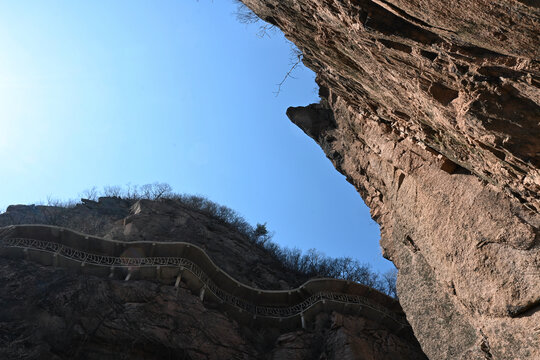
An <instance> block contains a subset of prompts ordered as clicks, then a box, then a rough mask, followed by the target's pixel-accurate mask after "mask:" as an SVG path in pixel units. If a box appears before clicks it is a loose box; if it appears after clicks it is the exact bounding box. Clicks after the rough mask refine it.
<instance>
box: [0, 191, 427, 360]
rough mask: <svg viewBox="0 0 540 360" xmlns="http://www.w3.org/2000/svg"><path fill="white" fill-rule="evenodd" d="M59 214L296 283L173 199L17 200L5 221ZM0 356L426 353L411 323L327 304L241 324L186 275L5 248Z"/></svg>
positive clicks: (263, 283) (268, 279)
mask: <svg viewBox="0 0 540 360" xmlns="http://www.w3.org/2000/svg"><path fill="white" fill-rule="evenodd" d="M22 223H27V224H28V223H49V224H51V223H54V225H59V226H69V227H71V228H73V229H78V230H80V231H84V232H86V233H92V234H95V235H100V236H105V237H110V238H113V239H119V240H124V241H140V240H146V241H151V240H153V239H159V240H161V241H179V240H181V241H186V242H192V243H194V244H197V245H198V246H200V247H201V248H203V249H205V251H206V252H207V253H208V254H209V255H210V256H211V258H212V259H213V260H214V261H215V262H216V263H217V264H219V266H221V267H222V268H223V269H226V271H227V272H228V273H229V274H232V275H233V276H234V277H235V278H237V279H238V280H240V281H242V282H244V283H246V284H250V285H252V286H256V287H259V288H262V289H290V288H292V287H295V286H296V285H297V284H300V283H303V282H304V281H305V280H307V279H305V276H304V275H301V274H296V273H290V272H287V271H286V270H284V269H283V267H281V266H280V265H279V264H278V263H277V262H276V261H275V260H273V259H272V258H270V257H269V255H268V253H266V252H265V251H264V250H263V249H261V248H258V247H256V246H255V245H253V244H252V243H251V242H250V241H249V240H248V239H247V238H246V237H245V235H242V234H241V233H239V232H237V231H236V230H234V229H233V228H231V227H230V226H227V225H226V224H224V223H222V222H220V221H217V220H216V219H214V218H212V217H209V216H208V215H205V214H204V213H202V212H200V211H196V210H193V209H189V208H186V207H185V206H183V205H182V204H181V203H179V202H177V201H174V200H166V199H163V200H160V201H149V200H140V201H136V202H135V201H126V200H122V199H118V198H100V199H99V201H98V202H94V201H88V200H86V201H84V203H83V204H79V205H77V206H75V207H73V208H67V209H66V208H60V207H47V206H32V205H30V206H25V205H18V206H10V207H9V208H8V209H7V211H6V213H4V214H0V226H6V225H10V224H22ZM0 305H1V306H0V359H9V360H11V359H13V360H15V359H47V360H49V359H54V360H60V359H91V360H94V359H95V360H98V359H100V360H101V359H111V360H113V359H114V360H116V359H156V360H157V359H160V360H162V359H186V360H190V359H192V360H195V359H197V360H210V359H213V360H222V359H272V360H289V359H306V360H307V359H336V360H338V359H339V360H341V359H361V358H366V359H376V360H379V359H380V360H383V359H384V360H394V359H403V360H416V359H424V358H425V355H424V354H423V353H422V350H421V349H420V346H419V344H418V342H417V341H416V340H415V339H414V337H413V336H412V334H411V332H410V331H408V332H406V333H404V332H400V335H399V336H398V335H396V334H395V330H392V329H389V328H387V327H386V326H385V325H383V323H382V322H381V323H377V322H374V321H371V320H368V319H366V318H363V317H361V316H356V315H353V314H349V313H347V314H340V313H337V312H334V313H331V314H330V313H320V314H319V315H318V316H317V317H316V319H315V320H314V321H309V322H308V323H307V326H306V329H304V330H299V331H293V332H290V330H285V329H280V328H268V327H261V326H246V325H242V324H238V323H237V322H236V321H235V320H234V319H232V318H230V317H228V315H227V314H226V313H223V312H220V311H218V310H217V306H216V304H213V303H211V302H209V301H206V300H205V301H204V302H202V301H201V300H200V297H199V294H198V293H197V294H192V292H191V291H190V290H189V289H188V288H187V286H185V284H183V283H182V282H180V287H179V288H178V290H176V289H175V288H174V286H172V285H164V284H161V283H157V282H152V281H143V280H130V281H124V280H122V279H116V278H100V277H95V276H90V275H85V274H82V273H78V272H76V271H73V270H68V269H63V268H57V269H55V268H53V267H47V266H41V265H38V264H36V263H33V262H30V261H26V260H22V259H21V260H10V259H7V258H3V257H0Z"/></svg>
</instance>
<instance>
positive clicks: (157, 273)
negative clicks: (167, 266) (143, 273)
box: [156, 265, 161, 281]
mask: <svg viewBox="0 0 540 360" xmlns="http://www.w3.org/2000/svg"><path fill="white" fill-rule="evenodd" d="M156 279H157V280H158V281H159V280H161V266H159V265H158V266H156Z"/></svg>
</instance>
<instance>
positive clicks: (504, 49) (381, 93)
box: [243, 0, 540, 359]
mask: <svg viewBox="0 0 540 360" xmlns="http://www.w3.org/2000/svg"><path fill="white" fill-rule="evenodd" d="M243 2H244V3H245V4H246V5H247V6H248V7H250V8H251V9H252V10H253V11H254V12H255V13H256V14H257V15H259V16H260V17H261V18H262V19H264V20H266V21H267V22H269V23H271V24H274V25H276V26H278V27H279V28H280V29H282V30H283V31H284V33H285V35H286V36H287V37H288V38H289V39H290V40H292V41H293V42H294V43H295V44H296V45H297V46H298V47H299V48H300V50H301V51H302V52H303V54H304V57H303V60H304V63H305V64H306V65H307V66H308V67H310V68H311V69H313V70H314V71H315V72H316V73H317V82H318V84H319V86H320V95H321V103H320V104H313V105H310V106H307V107H298V108H290V109H289V110H288V111H287V115H288V116H289V118H290V119H291V120H292V121H293V122H294V123H296V124H297V125H298V126H299V127H301V128H302V129H303V130H304V131H305V132H306V134H307V135H309V136H311V137H312V138H313V139H314V140H315V141H316V142H317V143H319V144H320V146H321V147H322V149H323V150H324V151H325V153H326V155H327V156H328V158H329V159H330V160H331V161H332V162H333V163H334V165H335V166H336V168H337V169H338V171H340V172H341V173H343V174H344V175H346V177H347V179H348V181H350V182H351V183H352V184H354V185H355V186H356V188H357V189H358V191H359V193H360V194H361V196H362V197H363V199H364V200H365V202H366V203H367V205H368V206H369V207H370V208H371V214H372V217H373V218H374V219H375V220H376V221H377V222H378V223H379V224H380V225H381V245H382V247H383V251H384V256H385V257H387V258H388V259H390V260H392V261H393V262H394V264H395V265H396V266H397V267H398V269H399V274H398V292H399V298H400V302H401V304H402V306H403V308H404V310H405V312H406V314H407V318H408V320H409V322H410V323H411V325H412V326H413V329H414V331H415V334H416V335H417V337H418V339H419V341H420V343H421V345H422V348H423V349H424V351H425V352H426V354H427V355H428V356H429V357H430V358H432V359H457V358H460V359H509V358H516V359H518V358H519V359H537V358H540V327H539V326H538V324H539V323H540V240H539V226H540V216H539V212H538V210H539V209H540V196H539V190H540V172H539V166H540V124H539V120H540V76H539V74H540V65H539V62H538V59H539V55H540V7H539V6H538V5H537V2H535V1H510V0H492V1H491V0H490V1H487V0H486V1H477V0H463V1H440V0H423V1H412V0H372V1H370V0H356V1H351V0H343V1H337V0H309V1H303V0H296V1H292V0H279V1H278V0H244V1H243Z"/></svg>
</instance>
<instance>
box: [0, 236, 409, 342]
mask: <svg viewBox="0 0 540 360" xmlns="http://www.w3.org/2000/svg"><path fill="white" fill-rule="evenodd" d="M0 255H2V256H5V257H9V258H25V259H27V260H31V261H35V262H38V263H40V264H42V265H50V266H56V267H64V268H68V269H72V270H76V271H78V272H82V273H86V274H90V275H96V276H108V277H111V278H122V279H124V280H126V281H127V280H134V279H141V280H152V281H159V282H162V283H165V284H170V285H171V286H172V285H173V284H174V286H175V287H177V288H178V287H179V285H180V282H181V281H182V282H184V283H185V284H186V286H187V287H188V288H189V289H190V290H191V291H192V292H194V293H196V294H198V295H199V296H200V299H201V300H203V301H210V302H213V303H215V304H217V305H218V307H220V308H221V309H222V310H223V311H225V312H226V313H227V314H229V315H231V316H234V317H235V319H236V320H239V321H241V322H243V323H248V324H253V323H262V324H264V325H269V324H270V323H272V324H274V325H276V326H279V327H280V328H296V327H300V326H301V327H306V322H307V321H309V320H311V319H313V318H314V317H315V316H316V315H317V314H318V313H319V312H321V311H326V312H329V311H338V312H342V313H352V314H357V315H361V316H364V317H367V318H369V319H372V320H375V321H377V322H378V323H381V324H384V325H385V326H386V327H387V328H389V329H390V330H392V331H393V332H395V333H396V334H398V335H400V336H407V337H408V336H412V331H411V329H410V326H409V325H408V323H407V321H406V319H405V316H404V314H403V312H402V311H401V308H400V307H399V304H398V303H397V301H395V300H394V299H392V298H390V297H388V296H386V295H384V294H382V293H380V292H378V291H376V290H374V289H371V288H369V287H367V286H364V285H361V284H357V283H354V282H350V281H345V280H337V279H313V280H310V281H308V282H306V283H304V284H303V285H301V286H300V287H298V288H296V289H291V290H262V289H256V288H253V287H250V286H248V285H245V284H243V283H241V282H239V281H237V280H236V279H234V278H232V277H231V276H229V275H228V274H227V273H226V272H224V271H223V270H222V269H221V268H219V267H218V266H217V265H216V264H215V263H214V262H213V261H212V260H211V259H210V258H209V257H208V255H207V254H206V252H205V251H204V250H202V249H201V248H199V247H198V246H196V245H193V244H190V243H185V242H148V241H139V242H121V241H115V240H108V239H103V238H99V237H94V236H89V235H85V234H81V233H78V232H75V231H72V230H68V229H65V228H59V227H54V226H45V225H17V226H9V227H5V228H0Z"/></svg>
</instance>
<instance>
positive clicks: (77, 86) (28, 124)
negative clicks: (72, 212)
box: [0, 0, 392, 271]
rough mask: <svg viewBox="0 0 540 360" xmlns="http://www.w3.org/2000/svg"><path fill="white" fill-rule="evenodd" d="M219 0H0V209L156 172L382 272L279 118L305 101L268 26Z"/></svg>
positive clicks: (333, 174) (360, 217) (302, 243)
mask: <svg viewBox="0 0 540 360" xmlns="http://www.w3.org/2000/svg"><path fill="white" fill-rule="evenodd" d="M235 11H236V5H234V4H233V3H232V1H230V0H221V1H215V2H212V1H210V0H201V1H198V2H197V1H195V0H162V1H142V0H130V1H125V0H123V1H120V0H116V1H104V0H96V1H86V2H82V1H68V0H55V1H53V0H39V1H24V2H23V1H0V48H1V49H2V54H1V55H0V159H1V162H2V167H1V170H0V183H1V184H2V186H0V209H5V208H6V207H7V206H8V205H10V204H20V203H23V204H32V203H36V202H40V201H45V200H46V198H47V197H48V196H52V197H55V198H60V199H69V198H77V197H78V196H79V195H80V193H81V192H82V191H83V190H84V189H87V188H91V187H93V186H97V187H103V186H106V185H125V184H127V183H131V184H145V183H152V182H156V181H159V182H167V183H169V184H170V185H172V186H173V188H174V189H175V191H177V192H185V193H193V194H203V195H206V196H208V197H209V198H210V199H212V200H214V201H216V202H219V203H221V204H223V205H227V206H229V207H231V208H233V209H235V210H237V211H238V212H239V213H240V214H242V215H244V216H245V217H246V219H247V220H248V221H250V222H251V223H253V224H255V223H256V222H267V223H268V227H269V229H271V230H273V231H275V236H274V240H275V241H276V242H278V243H279V244H281V245H284V246H289V247H294V246H296V247H299V248H301V249H304V250H306V249H309V248H312V247H314V248H317V249H319V250H321V251H323V252H325V253H326V254H327V255H331V256H353V257H355V258H358V259H359V260H360V261H363V262H367V263H370V264H372V265H373V267H374V268H375V269H378V270H381V271H385V270H387V269H389V268H391V267H392V265H391V263H390V262H388V261H386V260H384V259H383V258H382V256H381V254H380V249H379V244H378V241H379V228H378V226H377V225H376V224H375V223H374V222H373V221H372V220H371V219H370V217H369V212H368V209H367V207H366V206H365V205H364V203H363V201H362V200H361V198H360V196H359V195H358V194H357V192H356V191H355V189H354V188H353V187H352V186H351V185H350V184H348V183H347V182H346V181H345V178H344V177H343V176H342V175H340V174H339V173H338V172H337V171H336V170H335V169H334V167H333V166H332V164H331V163H330V161H329V160H328V159H326V157H325V155H324V153H323V152H322V150H321V149H320V148H319V147H318V146H317V145H316V144H315V142H314V141H313V140H311V139H310V138H308V137H307V136H306V135H304V134H303V133H302V131H301V130H300V129H298V128H297V127H296V126H294V125H293V124H292V123H291V122H290V121H289V120H288V119H287V117H286V115H285V111H286V109H287V107H288V106H299V105H307V104H310V103H312V102H316V101H318V96H317V86H316V84H315V82H314V74H313V72H311V71H310V70H308V69H306V68H304V67H302V68H299V69H298V70H297V71H295V73H294V76H295V79H288V80H287V82H286V83H285V84H284V86H283V88H282V91H281V93H280V94H279V96H277V97H276V96H275V95H274V92H275V91H276V88H277V85H276V84H277V83H279V82H280V81H281V80H282V78H283V76H284V75H285V74H286V73H287V71H288V70H289V68H290V46H289V44H288V43H287V42H286V40H285V39H284V37H283V35H282V34H281V33H279V32H276V33H272V34H270V37H265V38H259V37H257V36H256V33H257V25H249V26H247V25H244V24H241V23H239V22H238V21H237V20H236V18H235V16H234V14H233V13H234V12H235Z"/></svg>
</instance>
